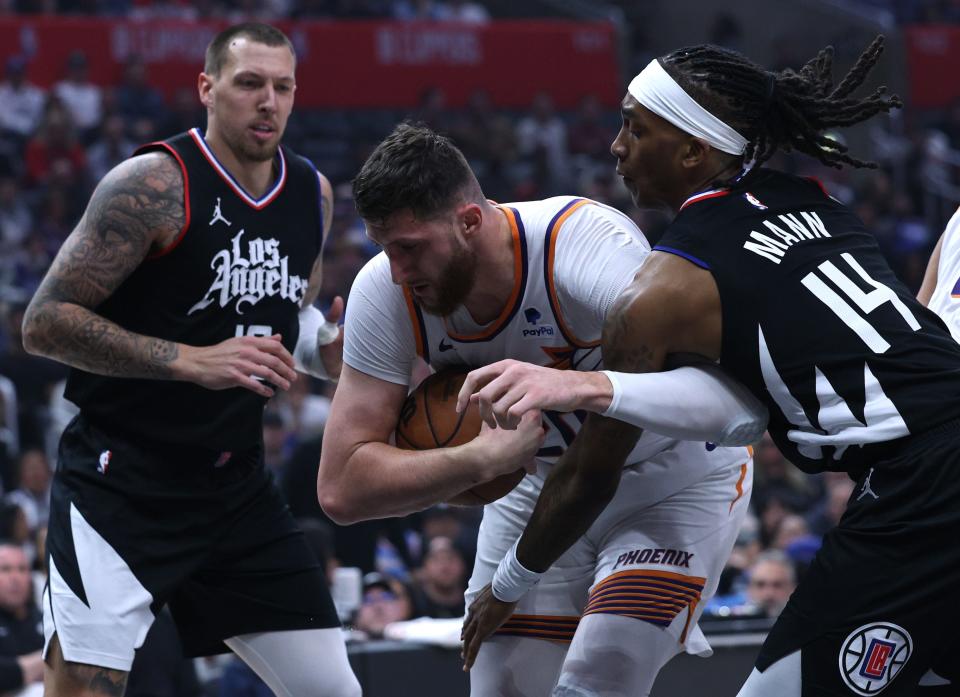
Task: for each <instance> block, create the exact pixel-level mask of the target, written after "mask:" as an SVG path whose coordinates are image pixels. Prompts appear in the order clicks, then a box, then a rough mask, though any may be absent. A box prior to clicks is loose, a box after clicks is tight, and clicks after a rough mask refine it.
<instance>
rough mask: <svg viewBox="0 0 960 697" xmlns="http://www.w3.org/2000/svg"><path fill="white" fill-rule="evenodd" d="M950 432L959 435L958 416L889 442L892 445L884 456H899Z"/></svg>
mask: <svg viewBox="0 0 960 697" xmlns="http://www.w3.org/2000/svg"><path fill="white" fill-rule="evenodd" d="M951 434H956V435H960V418H956V419H950V420H949V421H944V422H943V423H940V424H937V425H936V426H932V427H931V428H928V429H927V430H925V431H921V432H920V433H917V434H915V435H912V436H907V437H906V438H901V439H900V440H898V441H896V443H894V444H891V446H892V447H891V448H890V449H889V450H888V451H887V452H886V453H885V455H886V458H887V459H890V458H894V457H899V456H901V455H903V454H904V453H907V452H909V451H911V450H913V449H914V448H919V447H922V446H925V445H927V444H929V443H930V442H932V441H937V440H939V439H941V438H943V437H945V436H949V435H951Z"/></svg>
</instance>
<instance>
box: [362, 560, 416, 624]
mask: <svg viewBox="0 0 960 697" xmlns="http://www.w3.org/2000/svg"><path fill="white" fill-rule="evenodd" d="M412 618H413V604H412V603H411V602H410V593H409V592H408V591H407V588H406V586H404V585H403V584H402V583H400V581H397V580H396V579H392V578H389V577H388V576H385V575H383V574H380V573H377V572H373V573H369V574H367V575H366V576H364V577H363V601H362V603H361V605H360V609H359V610H358V611H357V618H356V621H355V623H354V624H355V626H356V628H357V629H359V630H360V631H362V632H365V633H366V634H367V635H369V636H370V637H372V638H376V639H379V638H382V637H383V630H384V628H385V627H386V626H387V625H388V624H390V623H391V622H400V621H402V620H409V619H412Z"/></svg>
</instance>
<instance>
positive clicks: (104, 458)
mask: <svg viewBox="0 0 960 697" xmlns="http://www.w3.org/2000/svg"><path fill="white" fill-rule="evenodd" d="M111 457H113V453H112V452H111V451H109V450H104V451H103V452H102V453H100V461H99V462H98V463H97V472H99V473H100V474H106V473H107V467H109V466H110V458H111Z"/></svg>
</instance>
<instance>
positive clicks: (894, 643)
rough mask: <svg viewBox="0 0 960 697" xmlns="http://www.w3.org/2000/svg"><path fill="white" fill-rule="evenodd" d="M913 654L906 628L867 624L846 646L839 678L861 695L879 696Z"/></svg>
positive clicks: (851, 637)
mask: <svg viewBox="0 0 960 697" xmlns="http://www.w3.org/2000/svg"><path fill="white" fill-rule="evenodd" d="M912 654H913V639H912V638H911V637H910V634H909V633H907V631H906V630H905V629H904V628H903V627H899V626H897V625H895V624H892V623H890V622H874V623H872V624H867V625H864V626H862V627H860V628H859V629H856V630H854V631H853V632H852V633H851V634H850V636H848V637H847V640H846V641H845V642H843V648H841V649H840V675H841V676H842V677H843V681H844V682H845V683H846V684H847V687H849V688H850V689H851V690H853V691H854V692H855V693H857V694H858V695H864V697H869V696H870V695H876V694H879V693H880V692H882V691H883V690H884V689H886V687H887V685H889V684H890V683H891V682H892V681H893V679H894V678H895V677H897V675H898V674H899V673H900V671H901V670H902V669H903V666H905V665H906V663H907V661H908V660H910V656H911V655H912Z"/></svg>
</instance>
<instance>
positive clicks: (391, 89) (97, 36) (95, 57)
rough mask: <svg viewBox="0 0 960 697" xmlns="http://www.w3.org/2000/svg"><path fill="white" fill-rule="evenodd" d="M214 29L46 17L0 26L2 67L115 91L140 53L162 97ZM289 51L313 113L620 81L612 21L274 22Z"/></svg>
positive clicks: (557, 95) (567, 95)
mask: <svg viewBox="0 0 960 697" xmlns="http://www.w3.org/2000/svg"><path fill="white" fill-rule="evenodd" d="M223 26H225V25H223V24H217V23H195V22H179V21H149V22H139V21H127V20H109V19H81V18H78V19H73V18H58V17H49V18H46V17H43V18H36V19H11V18H4V19H3V20H0V60H3V61H6V59H7V58H8V57H9V56H12V55H17V54H19V55H22V56H24V57H25V58H26V59H27V60H28V61H29V68H28V73H27V76H28V78H29V79H30V80H31V81H33V82H35V83H37V84H39V85H41V86H49V85H51V84H52V83H54V82H56V81H57V80H59V79H60V78H61V76H62V75H63V71H64V67H65V65H66V60H67V56H68V55H69V54H70V52H71V51H74V50H77V49H79V50H82V51H84V52H85V53H86V54H87V57H88V59H89V66H90V77H91V79H92V80H93V81H94V82H96V83H99V84H103V85H108V84H115V83H116V82H117V81H118V80H119V78H120V74H121V70H122V66H123V63H124V62H125V61H126V60H127V59H128V58H129V57H131V56H134V55H139V56H141V57H142V58H143V59H144V61H145V62H146V64H147V69H148V74H149V81H150V83H151V84H152V85H154V86H156V87H158V88H159V89H161V90H162V91H163V92H164V93H165V94H166V95H167V96H170V95H171V94H172V93H173V92H174V91H175V90H176V89H178V88H183V87H187V86H193V85H195V84H196V79H197V74H198V72H199V69H198V68H199V66H201V65H202V64H203V51H204V48H205V47H206V45H207V43H208V42H209V40H210V39H211V37H213V35H214V34H215V33H216V32H217V31H218V30H220V29H221V28H222V27H223ZM277 26H278V27H280V28H281V29H283V30H284V31H286V32H287V34H288V35H289V36H290V38H291V40H292V41H293V43H294V45H295V46H296V48H297V54H298V57H299V64H298V68H297V82H298V86H297V103H298V104H299V105H302V106H310V107H337V108H364V107H411V106H413V105H415V104H416V103H417V100H418V99H419V97H420V95H421V94H422V93H423V92H424V90H426V89H427V88H429V87H433V86H438V85H439V86H442V87H443V90H444V93H445V95H446V98H447V103H448V104H449V105H450V106H461V105H463V104H464V103H465V101H466V99H467V97H469V95H470V94H471V93H472V92H473V91H475V90H477V89H484V90H486V91H487V92H488V93H489V94H490V96H491V97H492V98H493V100H494V102H495V103H496V104H499V105H501V106H506V107H526V106H529V104H530V102H531V100H532V98H533V96H534V94H535V93H537V92H547V93H548V94H550V95H552V96H553V98H554V100H555V101H556V103H557V105H558V106H561V107H571V106H573V105H574V104H576V103H577V101H579V100H580V99H582V98H583V97H585V96H587V95H593V96H596V97H598V98H599V99H600V100H601V101H602V102H603V103H604V104H606V105H609V106H613V105H616V104H617V103H618V101H619V99H620V97H621V95H622V91H623V85H622V84H621V79H620V70H619V66H618V60H617V56H618V47H617V35H616V32H615V31H614V28H613V26H612V25H611V24H607V23H602V22H601V23H591V22H586V23H585V22H563V21H536V22H522V21H504V22H494V23H491V24H487V25H483V26H474V25H467V24H438V23H403V22H367V21H363V22H298V23H292V22H278V23H277Z"/></svg>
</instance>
